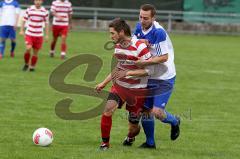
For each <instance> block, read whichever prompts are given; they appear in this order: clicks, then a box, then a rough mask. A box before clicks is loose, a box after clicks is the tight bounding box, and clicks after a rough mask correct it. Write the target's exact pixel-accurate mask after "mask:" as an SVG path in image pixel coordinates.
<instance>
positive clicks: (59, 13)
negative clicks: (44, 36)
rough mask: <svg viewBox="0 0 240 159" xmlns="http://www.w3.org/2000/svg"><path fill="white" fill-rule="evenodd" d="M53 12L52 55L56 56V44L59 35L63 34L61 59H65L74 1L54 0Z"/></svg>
mask: <svg viewBox="0 0 240 159" xmlns="http://www.w3.org/2000/svg"><path fill="white" fill-rule="evenodd" d="M51 12H52V15H53V25H52V33H53V40H52V43H51V51H50V57H54V53H55V46H56V43H57V40H58V37H59V36H61V38H62V44H61V59H64V58H65V56H66V50H67V44H66V39H67V35H68V29H69V28H71V19H72V14H73V11H72V3H71V2H69V1H68V0H55V1H53V2H52V6H51Z"/></svg>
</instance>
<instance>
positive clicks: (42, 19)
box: [20, 0, 49, 71]
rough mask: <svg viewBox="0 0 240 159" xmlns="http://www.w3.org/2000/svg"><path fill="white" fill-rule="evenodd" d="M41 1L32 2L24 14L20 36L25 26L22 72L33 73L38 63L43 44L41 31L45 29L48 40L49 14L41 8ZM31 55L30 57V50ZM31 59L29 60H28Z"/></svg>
mask: <svg viewBox="0 0 240 159" xmlns="http://www.w3.org/2000/svg"><path fill="white" fill-rule="evenodd" d="M42 3H43V0H34V5H32V6H30V7H29V8H28V9H27V10H26V13H25V16H24V18H23V23H22V26H21V30H20V34H21V35H24V26H25V24H27V29H26V31H25V44H26V52H25V54H24V60H25V65H24V67H23V71H27V70H28V69H29V71H34V70H35V66H36V63H37V61H38V52H39V50H40V49H41V47H42V44H43V29H44V26H45V29H46V31H45V32H46V37H45V38H46V41H47V40H48V32H49V31H48V30H49V27H48V22H49V20H48V19H49V13H48V11H47V10H46V9H45V8H44V7H43V6H42ZM32 49H33V54H32V56H31V50H32ZM30 59H31V60H30Z"/></svg>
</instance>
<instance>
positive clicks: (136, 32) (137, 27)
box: [133, 22, 141, 36]
mask: <svg viewBox="0 0 240 159" xmlns="http://www.w3.org/2000/svg"><path fill="white" fill-rule="evenodd" d="M140 31H141V24H140V23H139V22H138V23H137V24H136V27H135V31H134V33H133V35H135V36H137V35H138V34H139V33H140Z"/></svg>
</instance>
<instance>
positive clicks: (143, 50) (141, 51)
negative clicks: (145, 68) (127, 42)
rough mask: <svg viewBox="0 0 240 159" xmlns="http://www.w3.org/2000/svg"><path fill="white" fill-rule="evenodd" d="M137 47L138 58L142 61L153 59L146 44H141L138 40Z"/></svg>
mask: <svg viewBox="0 0 240 159" xmlns="http://www.w3.org/2000/svg"><path fill="white" fill-rule="evenodd" d="M136 47H137V51H138V57H139V58H140V59H141V60H148V59H149V58H151V57H152V55H151V53H150V51H149V49H148V47H147V45H146V44H145V43H144V42H141V41H139V40H138V41H137V42H136Z"/></svg>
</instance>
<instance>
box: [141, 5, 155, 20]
mask: <svg viewBox="0 0 240 159" xmlns="http://www.w3.org/2000/svg"><path fill="white" fill-rule="evenodd" d="M140 9H141V10H144V11H151V16H152V17H154V16H155V15H156V8H155V7H154V5H152V4H143V5H141V7H140Z"/></svg>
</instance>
